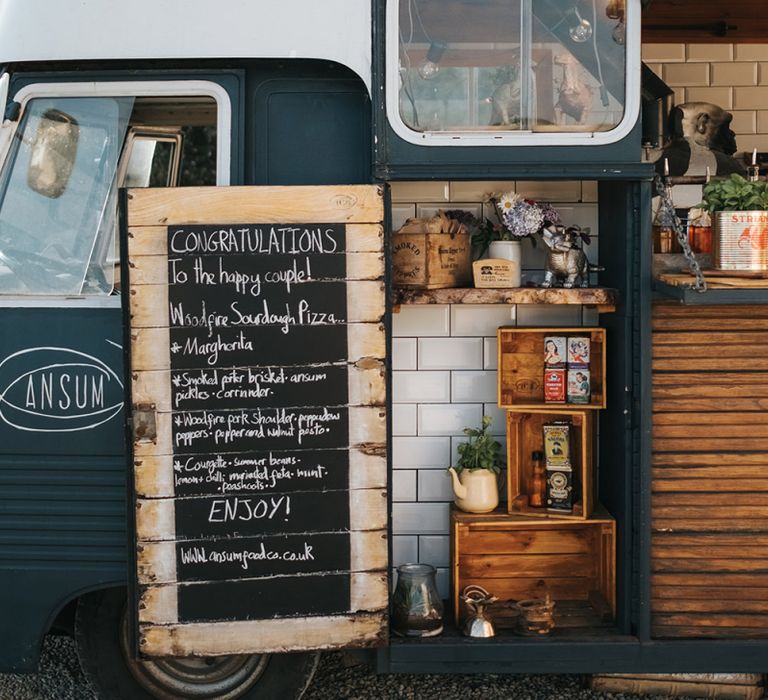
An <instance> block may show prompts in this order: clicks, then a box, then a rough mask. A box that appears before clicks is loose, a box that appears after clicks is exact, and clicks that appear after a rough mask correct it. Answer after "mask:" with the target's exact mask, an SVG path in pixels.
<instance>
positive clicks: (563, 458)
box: [542, 422, 571, 469]
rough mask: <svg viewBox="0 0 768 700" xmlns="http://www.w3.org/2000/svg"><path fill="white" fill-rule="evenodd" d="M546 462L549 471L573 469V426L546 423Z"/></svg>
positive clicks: (544, 428) (544, 429) (544, 427)
mask: <svg viewBox="0 0 768 700" xmlns="http://www.w3.org/2000/svg"><path fill="white" fill-rule="evenodd" d="M542 430H543V431H544V461H545V464H546V467H547V469H560V468H568V469H570V468H571V424H570V423H563V422H558V423H545V424H544V425H543V426H542Z"/></svg>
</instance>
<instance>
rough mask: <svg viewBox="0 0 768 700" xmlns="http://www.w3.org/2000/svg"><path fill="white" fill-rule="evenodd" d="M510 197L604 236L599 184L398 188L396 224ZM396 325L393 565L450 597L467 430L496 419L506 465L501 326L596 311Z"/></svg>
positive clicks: (454, 315) (439, 309)
mask: <svg viewBox="0 0 768 700" xmlns="http://www.w3.org/2000/svg"><path fill="white" fill-rule="evenodd" d="M767 60H768V59H767ZM765 121H766V122H768V109H767V110H766V113H765ZM510 190H515V191H517V192H519V193H520V194H522V195H523V196H526V197H531V198H539V199H544V200H546V201H549V202H551V203H552V204H553V205H554V206H555V207H557V208H558V210H559V211H560V212H561V214H562V215H563V218H564V222H565V223H566V224H572V223H573V224H578V225H580V226H582V227H589V228H590V230H591V233H592V234H593V235H594V236H596V237H597V235H598V230H597V226H598V221H597V187H596V184H595V183H593V182H583V183H582V182H517V183H515V182H429V183H423V182H417V183H397V184H396V185H395V186H393V188H392V198H393V202H395V204H394V205H393V208H394V209H396V216H394V217H393V219H394V220H398V219H403V217H406V216H413V215H414V214H413V213H414V212H418V214H419V215H432V214H433V213H434V212H435V211H437V209H439V208H442V209H465V210H468V211H471V212H472V213H475V214H477V213H479V212H480V211H481V210H482V211H484V214H485V215H486V216H488V215H492V212H491V211H489V210H488V207H487V205H486V206H485V207H483V200H484V199H485V195H486V194H487V193H489V192H503V191H510ZM593 240H594V242H593V244H592V245H591V246H590V247H589V248H587V255H588V256H589V258H590V260H591V261H592V262H595V263H597V238H595V239H593ZM525 245H526V248H525V252H524V258H523V264H524V268H527V269H524V279H532V280H535V281H540V280H541V278H542V276H543V267H544V250H543V249H542V247H541V245H539V246H538V247H537V248H535V249H534V248H531V247H530V244H529V243H526V244H525ZM392 319H393V322H392V335H393V338H392V370H393V372H392V400H393V405H392V428H393V437H392V466H393V468H394V474H393V483H392V496H393V504H392V531H393V541H392V548H393V561H392V564H393V566H395V567H396V566H398V565H399V564H402V563H405V562H409V561H420V562H423V563H427V564H432V565H433V566H435V567H436V568H437V582H438V588H439V590H440V592H441V594H442V595H443V596H444V597H447V596H448V582H449V568H448V567H449V565H450V562H449V556H450V555H449V545H450V536H449V527H448V509H449V505H450V503H451V502H452V501H453V490H452V488H451V481H450V478H449V476H448V474H447V472H446V469H447V467H449V466H450V465H451V464H454V463H455V461H456V457H457V449H458V445H459V444H460V443H461V442H465V441H466V440H467V437H466V436H465V435H464V434H463V430H464V428H465V427H471V426H477V425H479V423H480V420H481V418H482V416H483V415H491V416H492V417H493V423H492V432H493V434H494V436H495V437H496V439H497V440H498V441H499V442H500V443H501V444H502V455H503V456H504V459H505V461H506V437H505V414H504V412H503V411H502V410H500V409H499V408H498V407H497V405H496V381H497V372H496V365H497V358H496V329H497V328H498V327H499V326H515V325H521V326H523V325H530V326H580V325H582V321H584V322H585V323H588V324H596V322H597V319H596V313H595V312H594V311H593V310H591V309H587V308H586V307H585V308H583V309H582V307H581V306H572V307H563V306H560V307H551V306H546V305H534V304H529V305H518V306H515V305H478V304H454V305H447V304H424V305H418V304H415V305H406V304H404V305H402V306H400V307H399V309H398V311H397V313H394V314H393V317H392ZM501 495H502V497H503V496H504V493H503V489H502V494H501ZM395 578H396V577H393V582H394V579H395Z"/></svg>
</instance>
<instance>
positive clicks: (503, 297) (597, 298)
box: [392, 287, 618, 313]
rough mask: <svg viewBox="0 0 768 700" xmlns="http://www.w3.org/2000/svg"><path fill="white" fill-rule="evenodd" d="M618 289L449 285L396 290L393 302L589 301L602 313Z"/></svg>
mask: <svg viewBox="0 0 768 700" xmlns="http://www.w3.org/2000/svg"><path fill="white" fill-rule="evenodd" d="M617 301H618V291H617V290H615V289H608V288H606V287H587V288H585V289H583V288H580V287H579V288H575V289H563V288H562V287H557V288H550V289H544V288H541V287H504V288H495V289H475V288H474V287H469V288H449V289H407V288H402V287H400V288H397V289H394V290H393V292H392V303H393V304H395V305H398V304H587V305H589V306H596V307H597V310H598V312H601V313H610V312H612V311H615V310H616V303H617Z"/></svg>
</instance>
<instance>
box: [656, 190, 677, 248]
mask: <svg viewBox="0 0 768 700" xmlns="http://www.w3.org/2000/svg"><path fill="white" fill-rule="evenodd" d="M653 252H654V253H680V252H681V248H680V243H679V242H678V240H677V234H676V233H675V219H674V214H673V213H672V212H671V211H670V210H669V209H667V208H666V207H665V206H664V203H663V202H661V201H660V202H659V203H658V209H657V210H656V214H655V216H654V217H653Z"/></svg>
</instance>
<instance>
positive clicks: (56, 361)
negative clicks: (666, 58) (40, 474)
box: [0, 347, 123, 433]
mask: <svg viewBox="0 0 768 700" xmlns="http://www.w3.org/2000/svg"><path fill="white" fill-rule="evenodd" d="M122 408H123V383H122V381H121V380H120V377H119V376H118V375H117V373H116V372H115V371H114V370H113V369H112V368H111V367H109V365H107V364H106V363H104V362H103V361H102V360H100V359H99V358H97V357H94V356H93V355H89V354H87V353H84V352H80V351H79V350H73V349H71V348H59V347H40V348H27V349H25V350H19V351H18V352H15V353H13V354H11V355H8V357H6V358H5V359H4V360H3V361H2V362H0V420H1V421H2V422H3V423H5V424H6V425H9V426H11V427H13V428H17V429H18V430H27V431H31V432H42V433H65V432H73V431H77V430H89V429H91V428H95V427H97V426H99V425H102V424H103V423H106V422H107V421H110V420H112V419H113V418H114V417H115V416H117V415H118V413H120V411H121V410H122Z"/></svg>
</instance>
